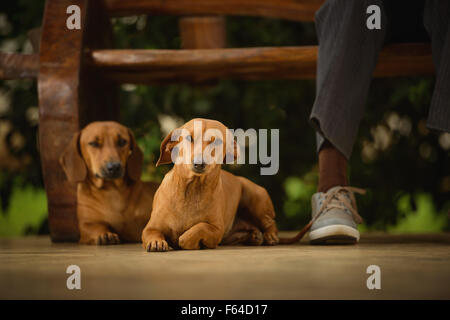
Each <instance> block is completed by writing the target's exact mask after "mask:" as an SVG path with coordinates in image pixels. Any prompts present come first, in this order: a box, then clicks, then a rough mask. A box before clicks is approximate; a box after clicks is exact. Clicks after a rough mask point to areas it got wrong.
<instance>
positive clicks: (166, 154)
mask: <svg viewBox="0 0 450 320" xmlns="http://www.w3.org/2000/svg"><path fill="white" fill-rule="evenodd" d="M179 131H180V129H174V130H172V131H171V132H170V133H169V134H168V135H167V136H166V137H165V138H164V140H163V142H161V146H160V147H159V159H158V162H157V163H156V166H157V167H158V166H159V165H161V164H167V163H171V162H172V156H171V154H172V149H173V147H175V145H176V144H177V143H178V139H176V141H173V139H172V135H174V134H176V133H175V132H177V133H179ZM178 136H179V135H178ZM173 138H175V137H173Z"/></svg>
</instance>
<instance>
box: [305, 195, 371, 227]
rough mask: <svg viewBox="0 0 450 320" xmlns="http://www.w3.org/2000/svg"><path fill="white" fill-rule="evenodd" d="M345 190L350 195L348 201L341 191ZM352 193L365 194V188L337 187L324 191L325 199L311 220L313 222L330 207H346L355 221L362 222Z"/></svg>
mask: <svg viewBox="0 0 450 320" xmlns="http://www.w3.org/2000/svg"><path fill="white" fill-rule="evenodd" d="M342 191H344V192H347V193H348V194H349V195H350V202H349V201H348V199H347V197H346V196H345V195H344V194H343V192H342ZM353 193H359V194H366V190H364V189H361V188H356V187H337V188H335V189H334V190H333V191H331V192H330V191H328V192H327V193H325V199H324V200H323V203H322V207H321V208H320V210H319V212H317V214H316V215H315V216H314V218H313V219H312V220H311V222H314V221H316V220H317V218H319V216H320V215H321V214H323V213H325V212H326V211H328V210H330V209H332V208H338V209H343V210H345V209H348V210H350V212H351V213H352V216H353V219H355V221H356V223H362V222H363V218H362V217H361V216H360V215H359V213H358V209H357V207H356V200H355V196H354V195H353Z"/></svg>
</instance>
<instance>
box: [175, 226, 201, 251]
mask: <svg viewBox="0 0 450 320" xmlns="http://www.w3.org/2000/svg"><path fill="white" fill-rule="evenodd" d="M188 231H189V230H188ZM188 231H186V232H185V233H183V234H182V235H181V236H180V238H179V239H178V245H179V246H180V248H182V249H186V250H195V249H200V244H199V240H198V239H197V238H196V237H195V236H194V235H192V234H191V233H190V232H188Z"/></svg>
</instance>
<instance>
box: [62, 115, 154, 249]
mask: <svg viewBox="0 0 450 320" xmlns="http://www.w3.org/2000/svg"><path fill="white" fill-rule="evenodd" d="M119 139H120V142H119ZM124 141H125V142H124ZM122 144H123V145H122ZM142 160H143V155H142V151H141V150H140V149H139V147H138V145H137V144H136V141H135V138H134V135H133V133H132V132H131V130H130V129H128V128H126V127H124V126H122V125H120V124H119V123H117V122H93V123H91V124H89V125H88V126H86V127H85V128H84V129H83V130H82V131H81V132H79V133H77V134H75V135H74V137H73V139H72V141H71V143H70V145H68V146H67V148H66V150H65V151H64V153H63V154H62V156H61V157H60V164H61V166H62V167H63V169H64V172H65V173H66V176H67V178H68V180H69V181H71V182H73V183H77V184H78V186H77V216H78V226H79V230H80V243H84V244H98V245H106V244H117V243H120V242H139V241H140V238H141V233H142V230H143V228H144V226H145V224H146V223H147V222H148V220H149V218H150V212H151V207H152V202H153V196H154V194H155V192H156V189H157V188H158V184H157V183H153V182H142V181H141V180H140V176H141V169H142ZM108 162H116V163H120V166H121V168H120V169H121V174H120V176H119V177H114V178H111V179H109V178H107V177H105V175H104V174H103V172H104V170H105V165H106V164H107V163H108Z"/></svg>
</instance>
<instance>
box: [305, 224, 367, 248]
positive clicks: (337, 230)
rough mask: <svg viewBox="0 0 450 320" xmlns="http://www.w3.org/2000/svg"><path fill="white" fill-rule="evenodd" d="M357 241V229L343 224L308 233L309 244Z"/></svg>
mask: <svg viewBox="0 0 450 320" xmlns="http://www.w3.org/2000/svg"><path fill="white" fill-rule="evenodd" d="M358 241H359V231H358V230H356V229H354V228H352V227H349V226H345V225H332V226H326V227H322V228H319V229H317V230H314V231H311V232H310V233H309V242H310V243H311V244H354V243H357V242H358Z"/></svg>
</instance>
